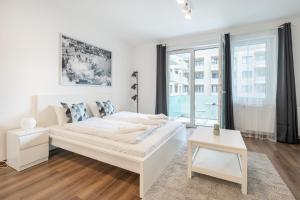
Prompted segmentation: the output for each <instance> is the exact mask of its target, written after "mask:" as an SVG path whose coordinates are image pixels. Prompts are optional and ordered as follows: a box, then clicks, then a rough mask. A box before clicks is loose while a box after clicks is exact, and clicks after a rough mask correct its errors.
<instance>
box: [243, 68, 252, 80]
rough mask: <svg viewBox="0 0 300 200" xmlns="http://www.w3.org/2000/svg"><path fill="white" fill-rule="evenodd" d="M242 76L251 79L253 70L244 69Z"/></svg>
mask: <svg viewBox="0 0 300 200" xmlns="http://www.w3.org/2000/svg"><path fill="white" fill-rule="evenodd" d="M242 78H243V79H250V78H252V71H249V70H247V71H242Z"/></svg>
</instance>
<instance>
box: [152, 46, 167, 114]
mask: <svg viewBox="0 0 300 200" xmlns="http://www.w3.org/2000/svg"><path fill="white" fill-rule="evenodd" d="M156 51H157V70H156V106H155V113H156V114H161V113H163V114H165V115H168V109H167V108H168V106H167V80H166V79H167V63H166V54H167V52H166V46H163V45H161V44H159V45H157V46H156Z"/></svg>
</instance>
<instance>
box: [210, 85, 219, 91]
mask: <svg viewBox="0 0 300 200" xmlns="http://www.w3.org/2000/svg"><path fill="white" fill-rule="evenodd" d="M211 93H218V86H217V85H211Z"/></svg>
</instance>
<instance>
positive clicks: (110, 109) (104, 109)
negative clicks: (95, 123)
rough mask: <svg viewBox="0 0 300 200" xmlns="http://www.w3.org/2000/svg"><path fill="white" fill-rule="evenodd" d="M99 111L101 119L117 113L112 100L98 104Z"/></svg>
mask: <svg viewBox="0 0 300 200" xmlns="http://www.w3.org/2000/svg"><path fill="white" fill-rule="evenodd" d="M96 104H97V106H98V109H99V113H100V117H104V116H106V115H112V114H114V113H115V112H116V109H115V107H114V106H113V104H112V103H111V101H110V100H108V101H103V102H98V101H97V102H96Z"/></svg>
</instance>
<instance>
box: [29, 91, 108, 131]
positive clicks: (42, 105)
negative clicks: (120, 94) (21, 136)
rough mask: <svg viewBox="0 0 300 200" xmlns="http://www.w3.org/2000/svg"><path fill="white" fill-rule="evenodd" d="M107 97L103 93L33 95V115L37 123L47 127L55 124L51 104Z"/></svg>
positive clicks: (101, 99)
mask: <svg viewBox="0 0 300 200" xmlns="http://www.w3.org/2000/svg"><path fill="white" fill-rule="evenodd" d="M107 99H109V96H108V95H105V94H101V95H100V94H45V95H44V94H43V95H36V96H34V97H33V104H34V105H35V106H34V115H35V118H36V121H37V125H38V126H41V127H47V126H52V125H56V124H57V119H56V114H55V111H54V109H53V108H52V107H51V106H53V105H55V106H60V105H61V104H60V102H66V103H80V102H96V101H105V100H107Z"/></svg>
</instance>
